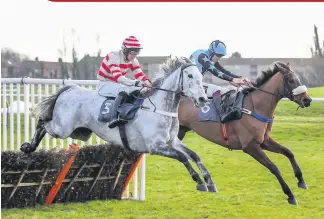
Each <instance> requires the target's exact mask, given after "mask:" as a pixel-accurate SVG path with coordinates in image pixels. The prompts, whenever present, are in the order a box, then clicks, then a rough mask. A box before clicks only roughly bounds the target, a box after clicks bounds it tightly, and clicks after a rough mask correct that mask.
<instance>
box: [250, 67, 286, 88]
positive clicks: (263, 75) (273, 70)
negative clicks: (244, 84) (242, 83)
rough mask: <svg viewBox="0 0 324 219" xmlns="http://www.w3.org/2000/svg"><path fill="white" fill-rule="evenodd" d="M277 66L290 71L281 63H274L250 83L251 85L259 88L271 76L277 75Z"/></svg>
mask: <svg viewBox="0 0 324 219" xmlns="http://www.w3.org/2000/svg"><path fill="white" fill-rule="evenodd" d="M277 65H280V66H281V67H283V68H285V69H287V70H288V71H290V67H289V66H288V65H286V64H284V63H282V62H279V61H278V62H275V63H273V64H272V65H271V67H269V68H268V69H267V70H265V71H262V72H261V74H260V75H259V76H258V77H257V78H256V79H255V80H254V81H252V84H253V86H254V87H261V86H262V85H264V84H265V83H266V82H267V81H268V80H269V79H270V78H271V77H272V76H273V75H275V74H276V73H278V71H279V69H278V67H277Z"/></svg>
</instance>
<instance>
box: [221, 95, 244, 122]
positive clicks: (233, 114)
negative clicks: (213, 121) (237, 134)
mask: <svg viewBox="0 0 324 219" xmlns="http://www.w3.org/2000/svg"><path fill="white" fill-rule="evenodd" d="M244 96H245V94H243V92H242V91H239V92H237V91H236V90H230V91H228V92H226V93H225V94H223V95H222V96H221V101H220V104H219V106H218V108H217V110H218V112H219V114H220V119H221V122H222V123H225V122H229V121H232V120H237V119H241V118H242V114H243V113H242V111H241V109H242V108H243V99H244Z"/></svg>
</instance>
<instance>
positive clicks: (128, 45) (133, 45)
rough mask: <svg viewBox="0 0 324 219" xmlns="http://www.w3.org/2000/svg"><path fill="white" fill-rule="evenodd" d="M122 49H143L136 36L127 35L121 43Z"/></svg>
mask: <svg viewBox="0 0 324 219" xmlns="http://www.w3.org/2000/svg"><path fill="white" fill-rule="evenodd" d="M122 48H123V49H128V50H130V51H138V52H139V51H140V49H143V48H142V46H141V44H140V42H139V41H138V39H136V37H134V36H129V37H127V38H126V39H125V40H124V41H123V45H122Z"/></svg>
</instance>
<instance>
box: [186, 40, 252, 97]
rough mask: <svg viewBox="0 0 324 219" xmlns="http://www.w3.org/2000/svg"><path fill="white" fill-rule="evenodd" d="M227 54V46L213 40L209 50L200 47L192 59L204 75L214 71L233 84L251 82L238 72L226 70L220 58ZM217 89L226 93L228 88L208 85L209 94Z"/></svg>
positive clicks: (209, 95)
mask: <svg viewBox="0 0 324 219" xmlns="http://www.w3.org/2000/svg"><path fill="white" fill-rule="evenodd" d="M225 55H226V46H225V44H224V43H223V42H222V41H220V40H215V41H213V42H212V43H211V44H210V45H209V48H208V49H207V50H204V49H199V50H196V51H195V52H193V53H192V55H191V56H190V59H191V60H192V61H193V62H194V63H195V64H196V65H197V67H198V69H199V70H200V72H201V73H202V74H203V75H204V74H205V73H206V72H210V73H212V74H213V75H214V76H216V77H218V78H220V79H223V80H225V81H229V82H230V83H231V82H232V83H231V84H232V85H234V86H238V85H239V84H245V83H248V82H250V80H249V79H247V78H242V76H238V75H236V74H233V73H231V72H230V71H228V70H226V69H225V68H224V67H223V66H222V65H221V64H220V63H219V60H220V59H221V58H222V57H223V56H225ZM216 91H221V93H225V91H227V89H224V88H221V87H220V86H217V85H212V84H210V85H208V89H207V96H208V97H211V96H212V95H213V93H215V92H216Z"/></svg>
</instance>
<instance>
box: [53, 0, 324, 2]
mask: <svg viewBox="0 0 324 219" xmlns="http://www.w3.org/2000/svg"><path fill="white" fill-rule="evenodd" d="M48 1H51V2H324V0H309V1H305V0H272V1H267V0H263V1H260V0H236V1H234V0H233V1H231V0H201V1H197V0H154V1H148V0H147V1H145V0H118V1H113V0H112V1H109V0H48Z"/></svg>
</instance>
